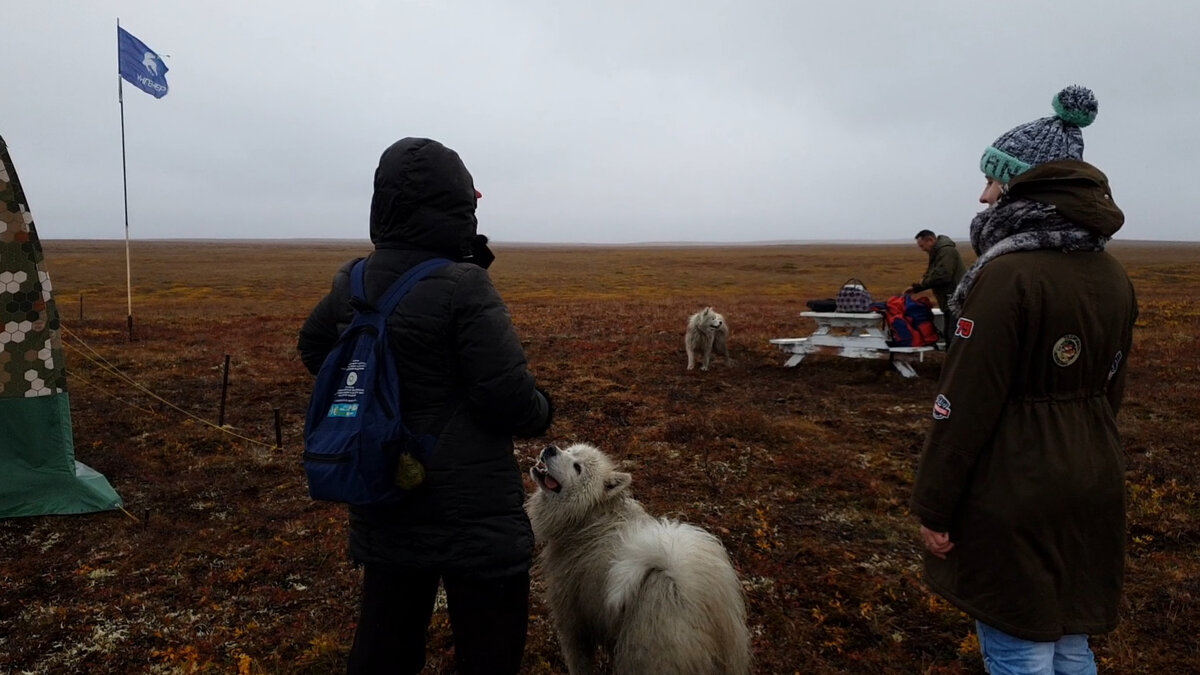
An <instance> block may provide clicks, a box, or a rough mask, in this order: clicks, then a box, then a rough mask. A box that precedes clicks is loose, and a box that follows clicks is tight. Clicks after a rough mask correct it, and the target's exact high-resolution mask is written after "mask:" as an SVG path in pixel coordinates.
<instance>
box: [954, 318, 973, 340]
mask: <svg viewBox="0 0 1200 675" xmlns="http://www.w3.org/2000/svg"><path fill="white" fill-rule="evenodd" d="M974 332H975V322H974V321H972V320H970V319H959V320H958V325H956V326H955V327H954V337H957V338H962V339H964V340H969V339H971V333H974Z"/></svg>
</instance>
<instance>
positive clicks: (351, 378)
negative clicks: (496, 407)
mask: <svg viewBox="0 0 1200 675" xmlns="http://www.w3.org/2000/svg"><path fill="white" fill-rule="evenodd" d="M1055 349H1058V347H1055ZM355 382H358V373H356V372H354V371H350V374H349V375H347V376H346V385H347V386H350V387H353V386H354V383H355Z"/></svg>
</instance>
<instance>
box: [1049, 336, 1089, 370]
mask: <svg viewBox="0 0 1200 675" xmlns="http://www.w3.org/2000/svg"><path fill="white" fill-rule="evenodd" d="M1081 351H1083V342H1082V341H1081V340H1080V339H1079V336H1078V335H1064V336H1062V337H1060V338H1058V341H1057V342H1055V343H1054V349H1053V350H1052V355H1053V357H1054V363H1055V364H1056V365H1058V366H1061V367H1063V368H1066V367H1067V366H1069V365H1071V364H1072V363H1075V360H1076V359H1078V358H1079V352H1081Z"/></svg>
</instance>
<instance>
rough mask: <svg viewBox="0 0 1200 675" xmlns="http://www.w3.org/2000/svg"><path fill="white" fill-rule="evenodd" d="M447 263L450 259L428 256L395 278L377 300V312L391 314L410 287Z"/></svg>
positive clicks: (385, 314)
mask: <svg viewBox="0 0 1200 675" xmlns="http://www.w3.org/2000/svg"><path fill="white" fill-rule="evenodd" d="M449 264H450V261H449V260H447V259H446V258H430V259H429V260H426V261H425V262H423V263H420V264H419V265H416V266H414V267H413V268H412V269H410V270H409V271H407V272H405V273H404V276H402V277H400V278H399V279H397V280H396V281H395V283H393V284H392V285H391V287H389V288H388V289H387V292H386V293H384V294H383V298H382V299H381V300H380V301H379V305H378V307H377V309H378V310H379V313H380V314H382V315H384V316H391V314H392V312H394V311H395V310H396V305H398V304H400V299H401V298H403V297H404V296H405V295H407V294H408V292H409V291H410V290H412V287H413V286H416V285H417V282H418V281H420V280H421V279H424V278H425V276H426V275H428V274H429V273H430V272H433V271H434V270H437V269H441V268H442V267H445V266H446V265H449Z"/></svg>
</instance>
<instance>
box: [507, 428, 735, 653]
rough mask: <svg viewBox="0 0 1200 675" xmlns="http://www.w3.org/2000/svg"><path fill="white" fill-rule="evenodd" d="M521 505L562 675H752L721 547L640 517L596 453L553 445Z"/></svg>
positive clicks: (622, 482)
mask: <svg viewBox="0 0 1200 675" xmlns="http://www.w3.org/2000/svg"><path fill="white" fill-rule="evenodd" d="M529 473H530V476H532V478H533V480H534V482H535V483H537V486H538V489H537V491H536V492H535V493H534V494H533V496H532V497H530V498H529V501H528V502H527V503H526V510H527V511H528V512H529V519H530V521H531V522H532V523H533V531H534V535H535V536H536V538H537V541H538V542H539V544H540V545H541V546H542V551H541V554H540V555H539V556H538V569H539V571H540V573H541V575H542V576H543V579H544V582H545V587H546V602H547V604H548V605H549V607H550V612H551V615H552V616H553V619H554V624H555V629H556V630H557V632H558V640H559V644H560V646H561V647H562V651H563V657H564V659H565V660H566V663H567V669H568V670H569V671H570V673H571V675H585V674H590V673H594V672H597V671H596V667H597V660H596V650H597V648H599V649H601V650H603V653H604V655H605V657H606V659H607V660H608V662H609V666H608V667H609V668H611V671H612V672H613V673H614V674H615V675H744V674H745V673H749V672H750V639H749V633H748V631H747V630H746V606H745V600H744V598H743V596H742V587H741V584H740V583H739V582H738V578H737V573H736V572H734V570H733V565H731V564H730V562H729V556H728V554H726V552H725V548H724V547H723V546H722V545H721V542H720V541H719V540H718V539H717V538H716V537H714V536H713V535H711V534H709V533H708V532H705V531H704V530H702V529H700V528H698V527H694V526H692V525H687V524H684V523H680V522H676V521H671V520H665V519H658V518H654V517H652V516H650V515H648V514H647V513H646V511H645V509H643V508H642V506H641V504H639V503H638V502H637V500H635V499H634V498H633V497H632V496H630V494H629V485H630V482H631V481H632V477H631V476H630V475H629V474H628V473H624V472H620V471H617V470H616V469H615V468H614V466H613V463H612V461H611V460H610V459H609V458H608V457H607V456H606V455H605V454H604V453H602V452H601V451H600V450H597V449H596V448H595V447H593V446H590V445H587V444H577V445H572V446H570V447H568V448H567V449H566V450H559V449H558V448H557V447H555V446H553V445H551V446H548V447H547V448H545V449H544V450H542V452H541V454H540V455H539V456H538V461H537V464H536V465H535V466H534V467H533V468H532V469H530V471H529Z"/></svg>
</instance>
